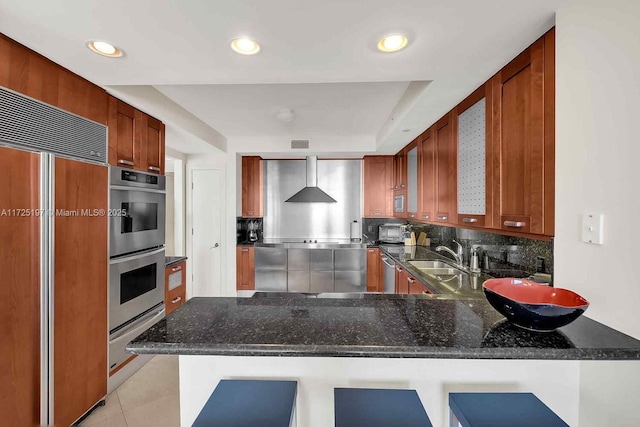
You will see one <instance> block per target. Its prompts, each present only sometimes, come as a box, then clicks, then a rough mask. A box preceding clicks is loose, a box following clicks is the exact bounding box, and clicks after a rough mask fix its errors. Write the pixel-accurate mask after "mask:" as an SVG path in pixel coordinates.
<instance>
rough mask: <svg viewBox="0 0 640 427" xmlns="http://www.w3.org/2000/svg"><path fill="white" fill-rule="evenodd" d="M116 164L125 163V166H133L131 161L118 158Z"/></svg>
mask: <svg viewBox="0 0 640 427" xmlns="http://www.w3.org/2000/svg"><path fill="white" fill-rule="evenodd" d="M118 164H120V165H127V166H133V162H132V161H129V160H118Z"/></svg>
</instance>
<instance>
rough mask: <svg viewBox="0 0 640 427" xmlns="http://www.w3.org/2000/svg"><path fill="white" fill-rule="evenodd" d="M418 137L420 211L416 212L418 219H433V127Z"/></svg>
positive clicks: (434, 160) (434, 175)
mask: <svg viewBox="0 0 640 427" xmlns="http://www.w3.org/2000/svg"><path fill="white" fill-rule="evenodd" d="M419 139H420V141H419V144H418V191H419V193H420V197H419V203H420V207H419V211H420V212H419V213H418V219H420V220H423V221H434V220H435V209H436V199H435V192H436V155H435V153H436V149H435V138H434V137H433V127H430V128H429V129H427V130H426V131H424V132H423V133H422V135H420V137H419Z"/></svg>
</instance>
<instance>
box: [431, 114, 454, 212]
mask: <svg viewBox="0 0 640 427" xmlns="http://www.w3.org/2000/svg"><path fill="white" fill-rule="evenodd" d="M453 126H454V124H453V114H452V112H450V113H448V114H447V115H445V116H444V117H443V118H441V119H440V120H438V121H437V122H436V124H435V127H434V143H435V145H434V149H435V166H436V168H435V178H436V185H435V219H434V220H435V222H437V223H445V224H456V223H457V220H456V218H455V213H456V167H457V165H456V156H455V146H454V140H453V136H454V135H453V134H454V131H453Z"/></svg>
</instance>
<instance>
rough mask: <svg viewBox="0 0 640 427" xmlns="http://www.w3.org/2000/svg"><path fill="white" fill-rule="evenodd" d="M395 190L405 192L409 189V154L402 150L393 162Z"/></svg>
mask: <svg viewBox="0 0 640 427" xmlns="http://www.w3.org/2000/svg"><path fill="white" fill-rule="evenodd" d="M393 170H394V174H393V189H394V190H404V189H406V188H407V152H406V150H404V149H403V150H400V152H399V153H398V154H396V155H395V157H394V160H393Z"/></svg>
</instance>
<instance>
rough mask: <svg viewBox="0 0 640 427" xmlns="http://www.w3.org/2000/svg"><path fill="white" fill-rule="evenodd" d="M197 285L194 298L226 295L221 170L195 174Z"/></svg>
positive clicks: (197, 171)
mask: <svg viewBox="0 0 640 427" xmlns="http://www.w3.org/2000/svg"><path fill="white" fill-rule="evenodd" d="M191 182H192V183H193V188H192V197H191V203H192V208H193V210H192V215H193V221H192V226H193V240H192V242H193V251H192V256H193V263H192V268H193V284H192V293H191V297H218V296H222V295H223V292H222V286H221V285H222V274H221V267H222V260H221V257H222V240H221V239H222V213H223V205H224V182H223V175H222V171H221V170H219V169H195V170H193V174H192V181H191Z"/></svg>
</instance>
